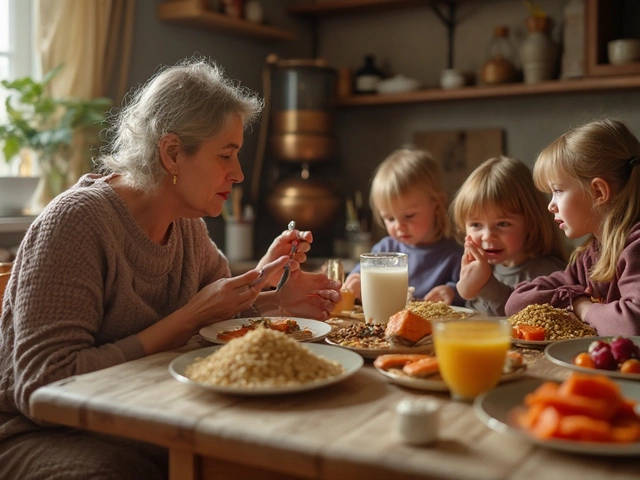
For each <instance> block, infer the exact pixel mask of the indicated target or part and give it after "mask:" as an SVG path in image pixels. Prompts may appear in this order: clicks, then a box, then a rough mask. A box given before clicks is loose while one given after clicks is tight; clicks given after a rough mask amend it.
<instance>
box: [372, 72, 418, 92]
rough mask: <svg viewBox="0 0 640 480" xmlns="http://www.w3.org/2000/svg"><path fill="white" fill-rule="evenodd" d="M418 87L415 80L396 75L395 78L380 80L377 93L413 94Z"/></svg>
mask: <svg viewBox="0 0 640 480" xmlns="http://www.w3.org/2000/svg"><path fill="white" fill-rule="evenodd" d="M419 87H420V82H418V80H416V79H415V78H408V77H405V76H404V75H396V76H395V77H391V78H387V79H386V80H380V81H379V82H378V87H377V90H378V93H404V92H413V91H414V90H417V89H418V88H419Z"/></svg>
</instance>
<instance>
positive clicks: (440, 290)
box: [424, 285, 456, 305]
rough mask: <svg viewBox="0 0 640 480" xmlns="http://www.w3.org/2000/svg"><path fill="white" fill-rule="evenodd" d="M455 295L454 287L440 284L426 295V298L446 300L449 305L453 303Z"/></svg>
mask: <svg viewBox="0 0 640 480" xmlns="http://www.w3.org/2000/svg"><path fill="white" fill-rule="evenodd" d="M455 297H456V293H455V292H454V291H453V288H451V287H450V286H448V285H438V286H437V287H433V288H432V289H431V291H430V292H429V293H427V294H426V295H425V296H424V300H425V301H427V302H444V303H446V304H447V305H451V304H452V303H453V299H454V298H455Z"/></svg>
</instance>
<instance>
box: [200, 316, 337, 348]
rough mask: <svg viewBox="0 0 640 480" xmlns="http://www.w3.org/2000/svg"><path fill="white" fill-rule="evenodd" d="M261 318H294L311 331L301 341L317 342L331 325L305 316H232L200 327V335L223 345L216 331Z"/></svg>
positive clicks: (324, 335) (229, 328)
mask: <svg viewBox="0 0 640 480" xmlns="http://www.w3.org/2000/svg"><path fill="white" fill-rule="evenodd" d="M261 318H270V319H279V318H290V319H291V320H295V321H296V322H298V325H300V328H301V329H303V330H304V329H305V328H308V329H309V330H311V333H313V336H312V337H311V338H305V339H304V340H300V341H301V342H317V341H320V340H322V339H323V338H324V337H326V336H327V335H329V333H331V325H329V324H328V323H325V322H320V321H318V320H309V319H307V318H296V317H252V318H232V319H231V320H225V321H224V322H218V323H212V324H211V325H207V326H206V327H202V328H201V329H200V335H201V336H202V338H204V339H205V340H208V341H209V342H211V343H217V344H218V345H224V344H225V343H227V342H225V341H222V340H219V339H218V333H220V332H224V331H226V330H232V329H234V328H239V327H242V326H243V325H248V324H249V320H259V319H261Z"/></svg>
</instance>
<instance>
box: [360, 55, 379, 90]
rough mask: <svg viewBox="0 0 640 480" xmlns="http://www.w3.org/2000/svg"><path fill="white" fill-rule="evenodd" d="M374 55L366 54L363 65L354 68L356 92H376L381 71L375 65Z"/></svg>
mask: <svg viewBox="0 0 640 480" xmlns="http://www.w3.org/2000/svg"><path fill="white" fill-rule="evenodd" d="M375 61H376V57H374V56H373V55H366V56H365V57H364V66H362V67H361V68H359V69H358V70H356V73H355V82H354V83H355V84H354V90H355V93H358V94H367V93H369V94H370V93H377V91H378V90H377V87H378V82H380V80H381V79H382V71H381V70H380V69H379V68H378V67H376V64H375Z"/></svg>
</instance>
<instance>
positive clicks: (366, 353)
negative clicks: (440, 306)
mask: <svg viewBox="0 0 640 480" xmlns="http://www.w3.org/2000/svg"><path fill="white" fill-rule="evenodd" d="M324 341H325V342H327V343H328V344H329V345H334V346H336V347H340V348H344V349H346V350H350V351H352V352H355V353H357V354H358V355H361V356H362V357H364V358H376V357H378V356H380V355H386V354H388V353H433V344H432V343H427V344H426V345H420V346H419V347H389V348H358V347H349V346H347V345H340V344H339V343H335V342H332V341H331V340H329V339H328V338H325V339H324Z"/></svg>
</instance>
